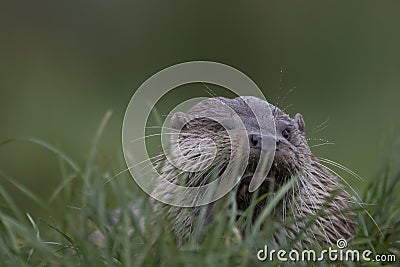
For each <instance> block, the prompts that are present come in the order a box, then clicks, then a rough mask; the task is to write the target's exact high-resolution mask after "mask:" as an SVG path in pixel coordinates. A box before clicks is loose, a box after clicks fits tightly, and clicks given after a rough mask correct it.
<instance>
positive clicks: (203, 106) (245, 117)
mask: <svg viewBox="0 0 400 267" xmlns="http://www.w3.org/2000/svg"><path fill="white" fill-rule="evenodd" d="M250 106H252V107H253V108H254V107H257V108H258V109H261V113H265V114H266V113H269V112H272V115H273V117H274V119H275V121H277V120H279V121H283V122H284V123H285V124H291V123H293V119H292V118H290V117H289V116H288V115H287V114H286V113H284V112H283V111H282V110H281V109H279V108H278V107H276V106H274V105H272V104H269V103H268V102H267V101H265V100H262V99H259V98H257V97H254V96H240V97H236V98H233V99H230V98H225V97H214V98H208V99H205V100H203V101H201V102H199V103H197V104H196V105H194V106H193V107H192V108H191V109H189V110H188V111H187V114H188V115H196V116H204V117H226V119H229V118H231V117H232V114H231V113H232V112H233V113H235V114H236V115H238V116H239V117H240V119H241V120H242V122H243V123H244V125H245V127H246V129H247V130H257V129H259V126H258V123H264V121H262V120H260V118H258V120H257V118H256V116H255V115H254V110H252V108H251V107H250ZM227 107H229V108H230V109H231V111H232V112H227V110H228V109H227ZM268 108H269V109H270V111H269V110H267V109H268ZM281 123H282V122H281Z"/></svg>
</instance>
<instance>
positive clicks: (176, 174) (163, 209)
mask: <svg viewBox="0 0 400 267" xmlns="http://www.w3.org/2000/svg"><path fill="white" fill-rule="evenodd" d="M249 101H250V102H252V103H253V104H254V105H256V106H257V105H260V106H261V105H268V106H269V108H270V111H271V112H272V116H273V120H274V125H275V126H274V127H275V131H276V136H275V153H274V158H273V162H272V166H271V168H270V169H269V171H268V172H266V173H265V175H264V176H265V178H264V180H263V182H262V184H261V186H260V187H259V188H258V189H257V191H256V192H250V191H249V190H248V188H249V184H250V180H251V177H252V174H253V173H254V171H255V166H256V165H257V162H258V161H260V160H262V159H261V158H260V155H261V153H260V151H261V143H262V142H261V141H262V138H264V136H263V135H262V134H260V133H258V132H257V130H259V128H260V127H259V125H258V123H261V124H262V123H269V122H265V121H264V122H263V121H257V119H256V118H255V115H254V114H253V112H252V110H251V108H250V107H249V105H248V103H249ZM223 105H227V106H228V107H229V108H230V109H232V110H233V111H234V112H235V113H236V114H237V115H238V116H239V117H240V119H241V120H242V121H243V123H244V126H245V128H246V130H247V131H248V134H247V136H246V138H248V140H247V141H248V142H247V143H248V145H249V146H250V148H249V151H250V152H249V158H248V163H247V166H246V169H245V171H244V175H243V177H242V178H241V179H240V181H239V182H238V185H237V190H236V191H234V193H235V194H236V196H235V199H236V202H237V207H238V208H239V209H240V210H246V209H247V208H248V207H249V205H250V202H251V199H252V196H253V194H255V193H258V194H259V195H261V194H263V193H266V192H269V191H272V192H277V191H278V190H279V189H280V188H282V187H283V186H284V185H285V184H286V183H287V182H288V181H289V180H291V179H292V178H294V177H296V180H295V181H294V183H293V185H292V186H291V188H290V189H289V190H288V191H287V192H286V193H285V195H284V196H283V197H282V199H280V200H279V204H278V205H277V207H276V208H275V210H274V213H273V219H274V220H277V221H279V222H282V223H286V222H287V221H291V223H289V224H285V225H286V226H285V227H284V229H281V230H280V232H279V233H276V235H275V236H274V238H276V239H279V236H282V233H283V235H284V236H285V237H286V238H287V239H288V240H294V239H295V238H296V237H297V236H298V235H299V234H300V233H305V234H306V235H307V237H306V238H304V239H303V240H302V241H301V244H300V246H301V247H304V246H305V247H307V246H314V245H316V244H317V245H320V246H324V245H333V244H336V241H337V240H339V239H346V240H349V239H351V238H352V236H353V235H354V223H353V219H352V218H353V216H354V214H353V213H352V211H351V195H350V194H349V193H348V192H347V191H346V190H345V188H344V187H343V186H342V185H341V183H340V180H339V177H338V175H337V174H336V173H334V172H333V171H331V170H330V169H329V168H327V167H325V166H324V165H323V164H322V163H321V162H320V161H319V159H318V158H317V157H315V156H314V155H313V154H312V152H311V150H310V147H309V145H308V143H307V139H306V136H305V123H304V120H303V117H302V115H301V114H300V113H297V114H296V115H295V116H294V117H290V116H289V115H287V114H286V113H285V112H283V111H282V110H281V109H279V108H278V107H276V106H274V105H272V104H269V103H267V102H266V101H264V100H261V99H258V98H256V97H252V96H239V97H236V98H233V99H229V98H223V97H213V98H209V99H206V100H203V101H201V102H199V103H198V104H196V105H194V106H193V107H192V108H190V109H189V110H188V111H187V112H185V113H182V112H178V113H175V114H174V115H173V116H172V118H171V125H172V128H173V129H175V130H177V131H179V135H178V137H177V140H175V141H176V142H175V145H176V146H179V149H181V150H182V149H183V150H184V151H185V152H184V153H186V155H191V158H193V157H196V156H199V155H200V153H201V151H199V150H198V151H197V150H196V149H197V145H198V144H199V143H200V142H201V141H202V140H203V139H209V140H212V141H213V142H214V144H215V145H216V147H217V151H216V153H215V154H213V155H214V161H213V162H212V163H211V164H209V165H208V166H205V167H204V168H202V170H201V171H197V172H196V171H193V172H182V171H180V170H177V167H176V166H174V164H171V163H170V162H169V161H168V160H167V158H166V157H164V160H161V163H158V168H159V171H160V176H159V177H155V180H154V183H155V187H154V191H153V193H154V194H155V195H157V196H162V197H165V196H170V197H171V198H174V191H173V190H172V189H171V188H170V187H169V186H168V185H166V183H165V181H166V180H167V181H169V182H171V183H175V184H181V185H186V186H199V185H204V184H207V183H209V182H211V180H212V179H213V177H214V179H215V178H218V176H220V175H221V174H222V173H223V172H224V170H225V168H226V166H227V164H228V161H229V159H230V154H231V153H240V150H237V149H236V150H235V148H237V147H238V146H239V143H240V142H241V141H243V140H240V138H236V139H235V138H232V131H231V130H232V129H225V128H224V127H223V126H222V125H221V124H220V123H218V122H217V121H215V120H213V119H209V118H210V114H215V113H218V114H219V116H222V118H224V119H225V120H228V121H229V120H230V119H231V114H229V113H227V114H224V112H221V111H220V109H219V107H221V106H223ZM211 117H212V116H211ZM229 130H230V131H229ZM228 132H229V133H228ZM229 135H231V136H229ZM171 142H172V141H171ZM242 143H243V142H242ZM177 149H178V147H174V145H172V146H171V150H172V151H175V150H177ZM205 149H206V150H207V146H206V147H205ZM203 150H204V149H203ZM203 152H204V151H203ZM210 154H212V153H210ZM178 160H179V159H178ZM243 160H247V159H243ZM217 201H220V200H217ZM214 204H215V203H210V204H208V205H209V209H208V212H207V216H206V220H209V218H210V217H212V216H213V207H214ZM267 204H268V199H264V200H263V201H261V202H260V203H258V204H257V207H256V209H255V212H254V215H253V216H254V218H251V219H252V220H253V221H254V220H255V219H256V218H257V216H258V215H259V214H260V213H261V212H262V211H263V209H264V208H265V207H266V205H267ZM154 210H155V214H156V216H166V217H167V218H168V219H169V220H170V221H171V222H172V228H173V229H172V230H173V231H174V233H175V235H176V238H177V240H178V243H179V244H183V243H184V242H186V241H187V240H189V239H190V237H191V234H192V228H193V225H194V222H195V220H196V219H197V218H198V216H199V213H200V208H198V207H193V208H192V207H177V206H172V205H167V204H164V203H161V202H158V201H155V202H154ZM317 214H318V216H315V220H314V221H312V222H311V223H309V222H307V221H305V220H304V218H306V217H307V216H308V217H310V216H313V215H317ZM289 219H290V220H289ZM206 222H207V221H206ZM206 222H205V223H206ZM278 242H279V240H278Z"/></svg>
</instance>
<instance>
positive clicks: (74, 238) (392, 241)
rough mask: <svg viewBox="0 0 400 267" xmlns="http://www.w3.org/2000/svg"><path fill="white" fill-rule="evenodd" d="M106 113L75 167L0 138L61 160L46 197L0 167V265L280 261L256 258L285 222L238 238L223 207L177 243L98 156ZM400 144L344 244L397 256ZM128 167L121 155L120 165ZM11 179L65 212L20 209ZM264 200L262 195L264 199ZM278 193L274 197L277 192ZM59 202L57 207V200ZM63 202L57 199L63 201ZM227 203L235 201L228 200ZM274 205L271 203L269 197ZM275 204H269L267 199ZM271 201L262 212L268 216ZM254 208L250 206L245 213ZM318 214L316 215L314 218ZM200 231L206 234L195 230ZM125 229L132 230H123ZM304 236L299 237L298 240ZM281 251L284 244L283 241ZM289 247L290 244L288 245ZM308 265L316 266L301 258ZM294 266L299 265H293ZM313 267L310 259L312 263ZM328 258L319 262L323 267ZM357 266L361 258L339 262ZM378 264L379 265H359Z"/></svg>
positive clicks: (128, 182)
mask: <svg viewBox="0 0 400 267" xmlns="http://www.w3.org/2000/svg"><path fill="white" fill-rule="evenodd" d="M110 115H111V114H110V113H107V114H106V115H105V117H104V118H103V120H102V122H101V124H100V126H99V128H98V130H97V132H96V134H95V137H94V138H93V144H92V146H91V148H90V151H89V152H88V155H89V156H88V159H87V162H86V164H85V165H84V166H79V165H78V164H77V163H76V162H75V161H74V160H73V159H71V158H69V157H68V156H67V155H65V154H64V153H63V152H62V150H60V149H58V148H55V147H53V146H52V145H50V144H48V143H46V142H45V141H42V140H39V139H35V138H19V139H10V140H6V141H4V142H2V143H0V147H1V146H2V145H5V144H6V143H9V142H22V141H26V142H31V143H35V144H37V145H40V146H42V147H44V148H46V149H48V150H49V151H51V152H52V153H54V156H55V157H57V158H58V159H59V168H60V174H61V177H62V181H61V183H60V184H59V186H58V187H57V188H56V189H55V190H54V192H53V194H52V195H51V196H50V198H49V199H48V200H46V201H45V200H43V199H41V198H39V197H38V196H36V195H35V194H33V193H32V192H31V191H30V190H29V188H26V187H24V186H23V185H22V184H20V183H18V182H17V181H16V180H15V179H13V178H12V177H10V176H8V175H7V174H5V173H2V172H0V179H1V183H0V201H1V203H2V204H1V206H0V236H1V239H0V265H1V266H266V265H281V264H282V263H281V262H260V261H258V260H257V258H256V252H257V250H258V249H261V248H263V247H264V245H265V244H267V245H268V246H269V247H271V248H273V247H274V244H273V243H271V241H270V240H271V236H272V233H273V232H274V230H275V229H276V228H279V227H282V225H279V224H277V223H275V222H270V223H267V226H266V227H265V229H264V230H263V231H254V230H253V229H254V228H253V229H251V228H248V229H247V231H250V234H247V235H246V237H242V236H241V234H240V232H239V230H238V228H237V225H236V216H237V215H238V211H237V210H236V208H235V206H234V205H233V208H232V207H231V210H230V212H227V209H228V208H229V205H228V204H226V205H223V206H222V207H220V210H219V212H218V213H217V216H214V217H213V219H212V220H211V222H210V223H209V224H207V225H201V224H198V225H195V227H194V229H195V230H194V232H195V234H194V237H193V239H192V240H191V241H190V242H189V243H187V244H185V245H184V246H183V247H181V248H179V247H178V245H177V243H176V241H175V237H174V235H173V234H172V233H171V232H170V231H168V230H166V229H168V221H164V220H153V214H152V209H151V204H150V199H149V198H148V197H147V196H146V195H145V194H144V193H143V192H142V191H141V190H140V189H139V188H138V187H137V186H136V185H135V183H134V182H133V180H132V179H131V177H130V176H129V173H128V172H123V173H121V174H120V175H118V176H117V177H115V178H113V179H110V176H112V174H113V173H117V171H115V170H111V169H108V165H107V164H106V163H105V162H104V161H103V160H102V159H101V156H99V152H98V147H99V144H100V141H101V135H102V132H103V130H104V128H105V126H106V124H107V121H108V119H109V118H110ZM399 159H400V141H398V142H395V143H394V144H393V146H392V151H389V152H388V156H387V158H386V159H383V160H382V167H381V169H380V171H379V175H377V176H376V178H375V179H374V180H373V181H372V182H370V183H369V185H368V186H367V187H366V188H367V189H366V190H365V191H364V192H363V193H362V203H361V204H359V205H355V206H356V209H355V212H356V214H357V226H358V233H357V235H356V237H355V238H354V240H352V241H351V243H350V244H349V245H350V247H351V248H354V249H359V250H362V249H369V250H372V251H373V252H374V253H375V254H378V253H379V254H395V255H396V257H397V263H398V262H399V261H400V258H399V257H400V209H399V207H400V197H399V195H398V194H397V192H398V190H399V189H400V188H399V181H400V168H399V166H400V165H399V164H397V163H396V161H397V162H398V161H399ZM123 168H125V167H124V164H123V161H122V160H121V169H123ZM5 181H8V182H10V183H12V184H13V185H14V186H15V187H16V188H18V189H19V190H20V191H21V193H22V194H24V195H25V196H27V197H28V198H29V199H30V200H32V201H33V202H35V203H36V204H37V205H39V206H40V207H41V208H42V209H43V210H47V213H48V214H52V212H56V211H57V210H59V209H62V214H63V216H61V218H60V219H52V216H44V217H33V216H32V215H30V214H29V213H24V212H22V211H21V209H20V208H19V206H18V205H17V204H16V203H15V202H14V200H13V198H12V196H10V195H9V193H8V192H7V191H6V190H5V189H4V187H3V186H2V185H3V184H4V182H5ZM264 197H265V196H264ZM278 197H279V196H278ZM55 203H56V204H57V203H58V205H56V204H55ZM60 203H61V204H60ZM130 203H134V205H135V207H136V208H138V209H140V210H141V213H142V217H144V218H145V219H144V224H145V225H144V226H145V229H146V230H145V232H144V233H143V232H142V231H141V230H140V227H141V226H140V224H141V223H142V222H141V221H140V218H138V217H137V216H133V215H132V212H131V210H130V207H129V206H130ZM228 203H230V204H232V203H233V204H234V201H233V197H231V199H230V202H229V201H228ZM271 203H273V201H272V202H271ZM367 204H368V205H367ZM271 205H272V204H271ZM116 207H120V208H121V219H120V222H119V223H118V224H114V223H112V220H111V218H110V216H109V214H110V211H111V210H113V209H115V208H116ZM272 208H273V206H270V207H268V208H267V210H266V211H265V212H264V213H263V216H264V217H263V220H264V221H266V222H268V215H269V214H270V212H271V210H272ZM248 212H251V209H250V210H249V211H248ZM314 219H315V218H314ZM96 229H100V230H101V232H102V233H103V234H104V242H103V245H102V246H101V247H99V246H97V245H95V244H94V243H93V242H92V241H91V235H92V233H93V231H95V230H96ZM200 231H202V232H205V233H207V234H206V235H201V234H199V233H200ZM128 233H129V234H128ZM299 238H301V237H299ZM282 246H283V247H281V248H285V247H284V246H285V245H282ZM287 246H288V247H287V248H289V244H288V245H287ZM298 264H300V265H304V266H311V265H313V263H306V262H301V263H298ZM298 264H296V265H298ZM314 264H315V263H314ZM327 264H329V263H327V262H321V263H318V265H325V266H326V265H327ZM343 264H345V265H349V266H358V265H359V264H360V263H343ZM363 264H364V265H365V266H379V263H363Z"/></svg>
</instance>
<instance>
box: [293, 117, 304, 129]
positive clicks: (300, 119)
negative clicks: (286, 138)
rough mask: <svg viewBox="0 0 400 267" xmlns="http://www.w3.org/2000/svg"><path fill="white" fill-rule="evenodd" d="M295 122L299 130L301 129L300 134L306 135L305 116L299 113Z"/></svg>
mask: <svg viewBox="0 0 400 267" xmlns="http://www.w3.org/2000/svg"><path fill="white" fill-rule="evenodd" d="M294 120H295V121H296V124H297V128H298V129H299V131H300V132H302V133H304V120H303V116H302V115H301V114H300V113H297V114H296V115H295V116H294Z"/></svg>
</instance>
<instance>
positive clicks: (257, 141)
mask: <svg viewBox="0 0 400 267" xmlns="http://www.w3.org/2000/svg"><path fill="white" fill-rule="evenodd" d="M249 145H250V148H256V149H261V135H259V134H250V135H249Z"/></svg>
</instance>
